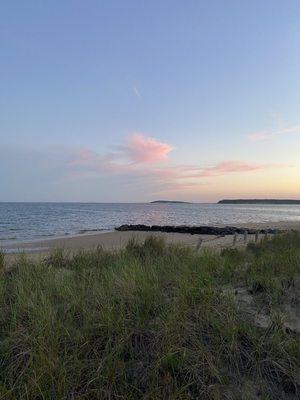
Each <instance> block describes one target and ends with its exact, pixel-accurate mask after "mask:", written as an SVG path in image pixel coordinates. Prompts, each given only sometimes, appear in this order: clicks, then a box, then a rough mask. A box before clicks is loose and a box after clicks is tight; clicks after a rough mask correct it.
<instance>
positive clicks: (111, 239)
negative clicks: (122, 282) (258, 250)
mask: <svg viewBox="0 0 300 400" xmlns="http://www.w3.org/2000/svg"><path fill="white" fill-rule="evenodd" d="M216 226H218V227H223V226H225V225H221V224H220V225H216ZM235 226H236V227H239V228H248V229H267V228H270V229H280V230H283V231H284V230H300V221H280V222H277V223H274V222H264V223H259V224H258V223H247V224H236V225H235ZM149 236H159V237H163V238H164V239H165V241H166V242H167V243H168V244H172V243H173V244H176V243H181V244H183V245H187V246H191V247H196V246H198V244H199V239H201V240H202V243H201V247H205V248H206V247H207V248H212V249H216V250H221V249H223V248H226V247H232V245H233V235H225V236H216V235H202V234H194V235H191V234H189V233H176V232H172V233H171V232H170V233H169V232H153V231H123V232H122V231H111V230H110V231H98V232H97V233H95V232H86V233H82V234H78V235H66V236H63V237H49V238H43V239H34V240H28V241H18V242H17V243H16V242H15V243H9V244H4V243H3V244H0V249H1V250H3V251H4V252H5V253H6V257H7V258H10V259H15V258H16V257H17V256H18V255H19V254H20V253H26V254H28V255H30V257H34V258H36V257H39V256H45V255H47V254H49V252H51V251H53V250H54V249H56V248H61V249H64V250H66V251H69V252H76V251H77V250H90V249H93V248H95V247H97V246H102V247H103V248H104V249H106V250H112V251H115V250H119V249H121V248H124V247H125V246H126V244H127V243H128V241H129V240H130V239H132V238H135V239H136V240H137V241H139V242H140V241H144V240H145V239H146V238H147V237H149ZM263 236H264V235H263V234H260V235H259V238H261V237H263ZM254 240H255V235H250V234H249V235H248V238H247V242H248V243H249V242H253V241H254ZM243 245H245V243H244V238H243V235H238V239H237V242H236V246H237V247H239V246H243Z"/></svg>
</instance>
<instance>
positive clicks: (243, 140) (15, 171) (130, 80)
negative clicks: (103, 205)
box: [0, 0, 300, 202]
mask: <svg viewBox="0 0 300 400" xmlns="http://www.w3.org/2000/svg"><path fill="white" fill-rule="evenodd" d="M299 154H300V2H299V1H298V0H285V1H282V0H263V1H262V0H252V1H246V0H186V1H181V0H180V1H179V0H163V1H161V0H151V1H143V0H135V1H134V0H126V1H125V0H118V1H115V0H100V1H99V0H84V1H82V0H80V1H79V0H72V1H71V0H44V1H37V0H26V1H22V0H18V1H16V0H2V1H1V2H0V182H1V185H0V201H82V202H85V201H86V202H144V201H151V200H156V199H169V200H187V201H195V202H214V201H217V200H219V199H222V198H253V197H255V198H291V199H297V198H300V157H299Z"/></svg>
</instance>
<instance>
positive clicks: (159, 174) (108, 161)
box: [68, 134, 283, 193]
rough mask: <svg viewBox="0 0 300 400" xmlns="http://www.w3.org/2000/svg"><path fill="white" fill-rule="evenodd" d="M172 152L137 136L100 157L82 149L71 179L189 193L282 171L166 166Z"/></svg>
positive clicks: (253, 166) (227, 165) (227, 164)
mask: <svg viewBox="0 0 300 400" xmlns="http://www.w3.org/2000/svg"><path fill="white" fill-rule="evenodd" d="M171 151H172V146H171V145H169V144H167V143H163V142H160V141H158V140H156V139H153V138H147V137H145V136H143V135H140V134H136V135H133V136H131V138H130V139H129V141H128V142H127V143H126V144H125V145H122V146H118V147H117V148H116V150H115V151H114V152H110V153H106V154H99V153H97V152H95V151H92V150H89V149H81V150H78V151H77V152H75V153H73V156H72V157H71V159H70V160H69V163H68V166H69V177H70V178H71V179H73V180H74V179H89V178H91V179H93V178H96V177H97V176H99V175H115V176H116V175H119V176H127V177H130V178H131V179H130V182H132V181H133V180H135V181H136V182H141V184H142V185H145V184H150V185H151V186H152V187H154V188H156V190H157V191H158V192H157V193H159V192H160V191H166V190H167V191H176V190H177V191H180V190H183V191H190V190H193V189H198V188H200V186H202V185H208V184H210V183H211V181H212V180H213V179H214V178H216V177H218V176H224V175H228V174H233V173H249V172H255V171H260V170H266V169H270V168H277V167H279V165H273V164H257V163H249V162H246V161H236V160H226V161H222V162H220V163H217V164H215V165H211V166H201V165H192V164H191V165H188V164H186V165H174V164H173V165H172V164H170V162H166V161H168V155H169V153H170V152H171ZM162 161H164V162H165V163H162ZM280 167H283V166H282V165H281V166H280Z"/></svg>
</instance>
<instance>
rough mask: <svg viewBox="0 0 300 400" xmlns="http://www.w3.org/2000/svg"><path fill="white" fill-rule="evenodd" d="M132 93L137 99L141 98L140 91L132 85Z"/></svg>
mask: <svg viewBox="0 0 300 400" xmlns="http://www.w3.org/2000/svg"><path fill="white" fill-rule="evenodd" d="M132 89H133V93H134V94H135V96H136V97H138V98H139V99H141V98H142V95H141V92H140V91H139V89H138V88H137V87H136V86H133V88H132Z"/></svg>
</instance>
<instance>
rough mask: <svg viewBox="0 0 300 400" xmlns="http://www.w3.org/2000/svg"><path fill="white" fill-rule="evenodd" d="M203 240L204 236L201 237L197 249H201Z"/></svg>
mask: <svg viewBox="0 0 300 400" xmlns="http://www.w3.org/2000/svg"><path fill="white" fill-rule="evenodd" d="M202 242H203V239H202V238H199V240H198V243H197V246H196V249H197V250H199V249H200V247H201V245H202Z"/></svg>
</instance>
